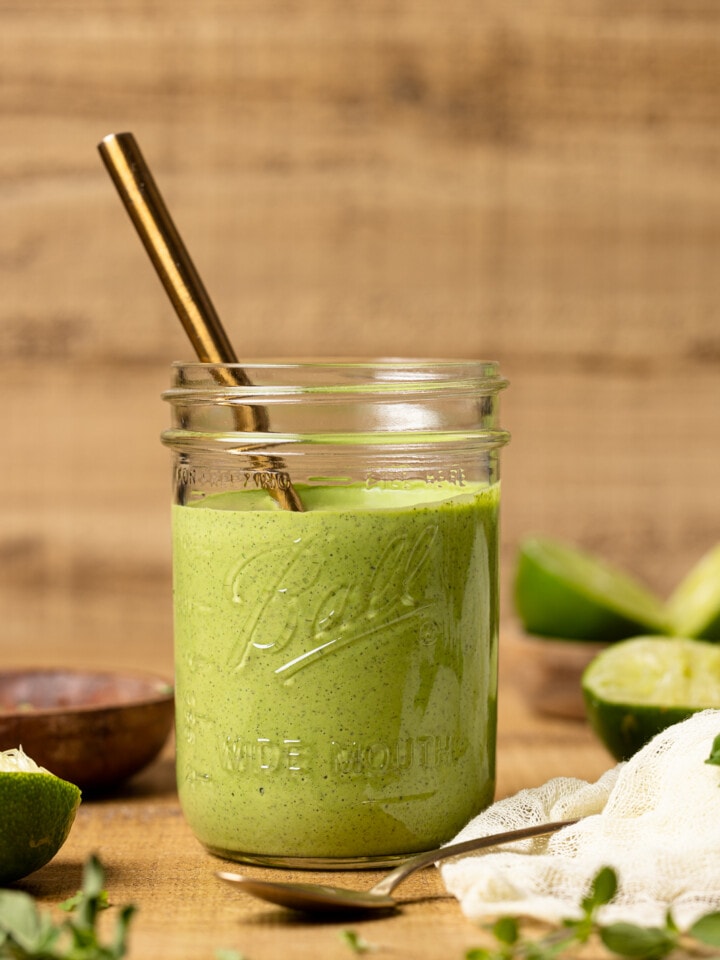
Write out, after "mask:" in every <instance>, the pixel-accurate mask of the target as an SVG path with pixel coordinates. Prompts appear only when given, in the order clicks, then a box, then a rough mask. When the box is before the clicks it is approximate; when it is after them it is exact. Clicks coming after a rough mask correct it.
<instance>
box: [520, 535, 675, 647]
mask: <svg viewBox="0 0 720 960" xmlns="http://www.w3.org/2000/svg"><path fill="white" fill-rule="evenodd" d="M515 608H516V610H517V613H518V616H519V617H520V619H521V620H522V622H523V625H524V627H525V629H526V630H527V632H528V633H533V634H537V635H539V636H545V637H557V638H560V639H568V640H591V641H594V642H598V643H611V642H613V641H615V640H623V639H625V638H626V637H632V636H636V635H637V634H639V633H664V632H665V630H666V625H665V619H666V618H665V613H664V608H663V604H662V602H661V601H660V599H659V598H658V597H656V596H654V595H653V594H652V593H651V592H650V591H649V590H647V589H646V588H645V587H643V586H642V585H641V584H639V583H638V582H637V581H636V580H634V579H633V578H632V577H630V576H628V575H627V574H626V573H624V572H623V571H621V570H618V569H616V568H615V567H612V566H611V565H610V564H609V563H606V562H605V561H603V560H601V559H599V558H598V557H594V556H592V555H591V554H589V553H584V552H583V551H581V550H578V549H576V548H575V547H571V546H569V545H568V544H564V543H560V542H558V541H556V540H548V539H541V538H531V539H528V540H525V541H524V542H523V543H522V544H521V546H520V552H519V555H518V562H517V571H516V577H515Z"/></svg>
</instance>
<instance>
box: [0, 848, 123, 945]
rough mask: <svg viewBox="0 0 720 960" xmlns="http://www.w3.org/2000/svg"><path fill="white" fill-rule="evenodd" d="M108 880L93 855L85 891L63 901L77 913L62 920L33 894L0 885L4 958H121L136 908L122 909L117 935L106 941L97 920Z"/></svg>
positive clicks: (0, 936) (87, 867) (85, 875)
mask: <svg viewBox="0 0 720 960" xmlns="http://www.w3.org/2000/svg"><path fill="white" fill-rule="evenodd" d="M103 880H104V870H103V867H102V864H101V863H100V861H99V860H98V858H97V857H90V858H89V859H88V861H87V863H86V864H85V869H84V872H83V887H82V890H81V891H80V892H79V893H78V894H77V895H76V896H74V897H71V898H70V900H68V901H65V903H64V904H62V905H61V906H62V907H63V908H64V909H65V910H66V911H68V912H72V913H73V916H72V917H69V918H68V919H66V920H63V921H62V923H59V924H56V923H55V921H54V920H53V918H52V915H51V914H50V913H46V912H44V911H41V910H39V909H38V906H37V904H36V902H35V900H34V899H33V898H32V897H31V896H30V895H29V894H27V893H23V892H22V891H21V890H0V960H121V958H122V957H124V956H125V954H126V953H127V939H128V930H129V925H130V920H131V918H132V916H133V913H134V911H135V907H134V906H132V905H131V904H128V905H126V906H124V907H122V908H121V909H120V912H119V914H118V919H117V923H116V926H115V931H114V936H113V938H112V940H111V941H110V943H109V944H108V945H104V944H103V943H102V942H101V941H100V939H99V937H98V930H97V925H96V921H97V915H98V912H99V911H100V910H103V909H105V907H106V906H107V894H106V892H105V891H104V890H103V889H102V885H103Z"/></svg>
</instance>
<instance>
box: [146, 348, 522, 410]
mask: <svg viewBox="0 0 720 960" xmlns="http://www.w3.org/2000/svg"><path fill="white" fill-rule="evenodd" d="M171 369H172V377H173V383H172V387H171V389H170V390H169V391H167V392H166V393H164V394H163V396H164V398H165V399H166V400H171V399H175V398H177V397H178V396H179V395H180V394H182V395H184V396H187V395H188V393H189V394H191V395H193V396H196V397H199V396H200V395H203V394H206V393H207V392H208V391H210V392H211V393H213V394H217V393H218V391H219V392H221V393H223V394H224V395H225V396H236V397H237V396H244V397H248V398H249V397H252V396H255V397H259V396H270V395H275V396H278V397H280V396H288V395H292V394H304V395H306V396H307V395H311V394H317V395H325V396H328V395H331V396H332V395H335V396H340V395H347V394H352V393H359V394H369V393H378V394H381V395H386V396H387V395H388V394H400V393H402V392H403V391H408V392H409V393H412V394H415V395H417V394H418V393H421V392H424V391H429V392H431V393H433V394H436V393H437V392H438V391H450V392H451V393H452V394H454V395H457V394H459V393H475V394H495V393H497V392H498V391H500V390H502V389H504V388H505V387H506V386H507V385H508V381H507V380H506V379H505V378H504V377H502V376H501V375H500V370H499V364H498V362H497V361H495V360H467V359H432V358H418V359H414V358H402V357H398V358H392V357H382V358H377V359H372V358H352V359H344V358H332V357H330V358H319V359H314V358H310V359H299V360H295V359H293V360H277V361H276V360H249V361H244V362H243V363H231V364H224V363H202V362H201V361H198V360H195V361H190V362H188V363H186V362H184V361H175V362H174V363H173V364H172V367H171ZM221 371H222V372H223V373H224V375H223V373H220V372H221ZM228 371H229V372H230V376H228ZM232 371H237V373H238V377H237V383H233V382H232V381H233V377H232Z"/></svg>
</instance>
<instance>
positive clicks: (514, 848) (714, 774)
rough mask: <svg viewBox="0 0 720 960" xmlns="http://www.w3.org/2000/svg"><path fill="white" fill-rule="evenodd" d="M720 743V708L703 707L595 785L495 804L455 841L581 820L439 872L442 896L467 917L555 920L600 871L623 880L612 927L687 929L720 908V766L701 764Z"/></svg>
mask: <svg viewBox="0 0 720 960" xmlns="http://www.w3.org/2000/svg"><path fill="white" fill-rule="evenodd" d="M718 734H720V710H705V711H703V712H701V713H697V714H694V715H693V716H692V717H691V718H690V719H689V720H685V721H683V722H682V723H678V724H676V725H675V726H673V727H669V728H668V729H667V730H665V731H663V732H662V733H660V734H659V735H658V736H656V737H655V738H654V739H653V740H651V741H650V743H648V744H647V745H646V746H645V747H643V748H642V750H640V751H639V752H638V753H636V754H635V756H634V757H632V759H630V760H629V761H627V762H626V763H620V764H618V765H617V766H616V767H613V768H612V769H611V770H608V771H607V772H606V773H605V774H603V776H602V777H601V778H600V779H599V780H598V781H597V782H596V783H587V782H586V781H584V780H577V779H572V778H569V777H558V778H555V779H553V780H549V781H548V782H547V783H546V784H544V785H543V786H541V787H537V788H534V789H528V790H522V791H521V792H520V793H517V794H515V796H512V797H508V798H507V799H505V800H500V801H498V802H497V803H495V804H493V805H492V806H491V807H489V808H488V809H487V810H486V811H485V812H484V813H481V814H480V815H479V816H478V817H476V818H475V819H474V820H472V821H471V822H470V823H469V824H468V825H467V826H466V827H465V828H464V829H463V830H462V831H461V832H460V833H459V834H458V836H457V837H456V838H455V839H456V840H457V841H459V840H468V839H470V838H472V837H481V836H486V835H488V834H491V833H496V832H499V831H502V830H509V829H513V828H515V827H521V826H526V825H529V824H532V823H543V822H546V821H551V820H566V819H571V818H573V817H582V818H584V819H582V820H581V821H580V822H579V823H578V824H576V825H575V826H572V827H565V828H563V829H562V830H561V831H559V832H558V833H557V834H554V835H553V836H551V837H543V838H538V839H533V840H523V841H520V842H517V843H514V844H512V845H510V846H506V847H498V848H497V852H491V853H478V854H476V855H470V856H467V857H464V858H462V859H457V860H451V861H448V862H447V863H445V864H443V865H442V866H441V868H440V869H441V872H442V877H443V880H444V882H445V886H446V887H447V889H448V891H449V892H450V893H452V894H453V895H454V896H455V897H457V899H458V900H459V901H460V905H461V907H462V910H463V912H464V913H465V914H466V915H467V916H468V917H470V918H472V919H477V920H479V919H489V918H491V917H496V916H502V915H507V914H511V915H517V916H528V917H535V918H536V919H540V920H547V921H550V922H557V921H559V920H561V919H563V918H565V917H577V916H579V915H580V910H579V903H580V900H581V898H582V897H583V896H584V895H586V894H587V893H588V891H589V887H590V883H591V881H592V878H593V877H594V875H595V874H596V873H597V871H598V870H599V869H600V868H601V867H604V866H610V867H613V868H614V869H615V871H616V873H617V875H618V894H617V896H616V898H615V900H614V901H613V902H612V903H611V904H608V905H607V906H605V907H603V908H601V912H600V913H599V914H598V918H599V919H600V920H601V922H603V923H612V922H615V921H617V920H625V921H629V922H634V923H639V924H643V925H660V926H662V925H663V923H664V919H665V914H666V911H667V909H668V908H672V915H673V918H674V920H675V922H676V923H677V924H678V926H679V927H680V928H681V929H687V927H689V926H691V925H692V923H693V922H694V921H695V920H696V919H697V918H698V917H700V916H702V915H703V914H705V913H709V912H711V911H714V910H720V767H718V766H714V765H710V764H707V763H705V760H706V759H707V758H708V757H709V756H710V751H711V748H712V744H713V740H714V739H715V737H716V736H717V735H718Z"/></svg>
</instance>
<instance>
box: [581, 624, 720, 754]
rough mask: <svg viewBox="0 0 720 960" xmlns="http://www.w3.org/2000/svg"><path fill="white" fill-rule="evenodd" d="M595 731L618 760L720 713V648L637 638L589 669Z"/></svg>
mask: <svg viewBox="0 0 720 960" xmlns="http://www.w3.org/2000/svg"><path fill="white" fill-rule="evenodd" d="M582 691H583V697H584V699H585V708H586V711H587V716H588V720H589V721H590V725H591V727H592V728H593V730H594V731H595V733H596V734H597V735H598V737H599V738H600V739H601V740H602V742H603V743H604V744H605V746H606V747H607V748H608V750H609V751H610V753H611V754H612V755H613V756H614V757H615V758H616V759H617V760H626V759H627V758H628V757H631V756H632V755H633V754H634V753H636V752H637V751H638V750H639V749H640V747H642V746H643V745H644V744H646V743H647V742H648V740H651V739H652V738H653V737H654V736H655V734H657V733H660V731H661V730H664V729H665V728H666V727H669V726H671V725H672V724H674V723H680V721H681V720H685V719H687V717H689V716H690V715H691V714H693V713H697V711H698V710H705V709H708V708H714V709H717V708H718V707H720V645H717V644H714V643H707V642H705V641H703V640H691V639H687V638H684V637H635V638H633V639H631V640H624V641H623V642H621V643H616V644H614V645H613V646H611V647H608V648H607V649H606V650H603V651H602V653H599V654H598V655H597V656H596V657H595V658H594V660H592V661H591V662H590V664H589V665H588V666H587V667H586V668H585V671H584V673H583V676H582Z"/></svg>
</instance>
